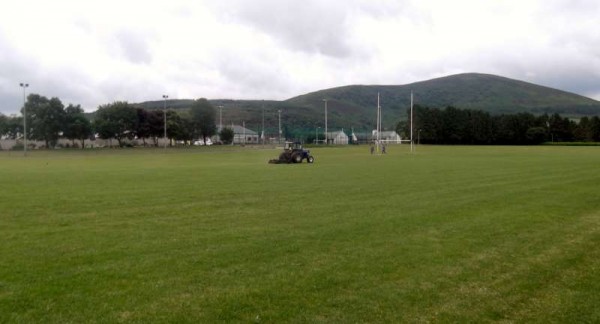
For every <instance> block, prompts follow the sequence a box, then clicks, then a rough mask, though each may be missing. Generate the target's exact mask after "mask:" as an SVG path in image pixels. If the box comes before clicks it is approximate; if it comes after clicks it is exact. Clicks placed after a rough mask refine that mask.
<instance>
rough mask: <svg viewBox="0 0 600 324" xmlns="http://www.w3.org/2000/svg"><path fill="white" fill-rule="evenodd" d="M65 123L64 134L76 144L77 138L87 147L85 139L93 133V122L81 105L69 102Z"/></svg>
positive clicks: (82, 145)
mask: <svg viewBox="0 0 600 324" xmlns="http://www.w3.org/2000/svg"><path fill="white" fill-rule="evenodd" d="M64 121H65V122H64V125H63V136H64V137H66V138H68V139H70V140H71V141H72V143H73V146H75V140H80V141H81V148H82V149H83V148H85V140H86V139H88V138H90V137H91V136H92V134H93V132H92V123H91V122H90V120H89V119H88V118H87V117H86V116H85V114H84V111H83V109H82V108H81V106H80V105H77V106H74V105H71V104H69V105H68V106H67V108H65V119H64Z"/></svg>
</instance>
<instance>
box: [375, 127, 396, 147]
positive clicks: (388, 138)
mask: <svg viewBox="0 0 600 324" xmlns="http://www.w3.org/2000/svg"><path fill="white" fill-rule="evenodd" d="M372 138H373V139H377V130H373V133H372ZM379 139H380V140H381V141H383V142H386V143H396V144H401V143H402V137H400V135H398V133H396V132H395V131H383V132H381V133H380V134H379Z"/></svg>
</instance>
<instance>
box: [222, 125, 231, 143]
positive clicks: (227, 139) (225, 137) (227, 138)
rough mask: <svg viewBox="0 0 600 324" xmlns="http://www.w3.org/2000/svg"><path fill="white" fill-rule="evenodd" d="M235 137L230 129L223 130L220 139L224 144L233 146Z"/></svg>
mask: <svg viewBox="0 0 600 324" xmlns="http://www.w3.org/2000/svg"><path fill="white" fill-rule="evenodd" d="M233 136H234V133H233V129H231V128H228V127H225V128H223V129H222V130H221V132H220V133H219V138H221V141H222V142H223V144H231V142H233Z"/></svg>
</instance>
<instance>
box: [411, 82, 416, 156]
mask: <svg viewBox="0 0 600 324" xmlns="http://www.w3.org/2000/svg"><path fill="white" fill-rule="evenodd" d="M414 151H415V145H414V141H413V92H412V91H411V92H410V152H411V153H412V152H414Z"/></svg>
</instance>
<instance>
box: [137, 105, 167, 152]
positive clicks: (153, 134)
mask: <svg viewBox="0 0 600 324" xmlns="http://www.w3.org/2000/svg"><path fill="white" fill-rule="evenodd" d="M136 115H137V122H136V129H135V134H136V136H137V137H138V138H141V139H142V142H143V143H144V146H146V138H152V139H153V142H154V145H155V146H158V138H159V137H162V136H164V127H165V126H164V120H163V113H162V111H159V110H145V109H143V108H137V109H136Z"/></svg>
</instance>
